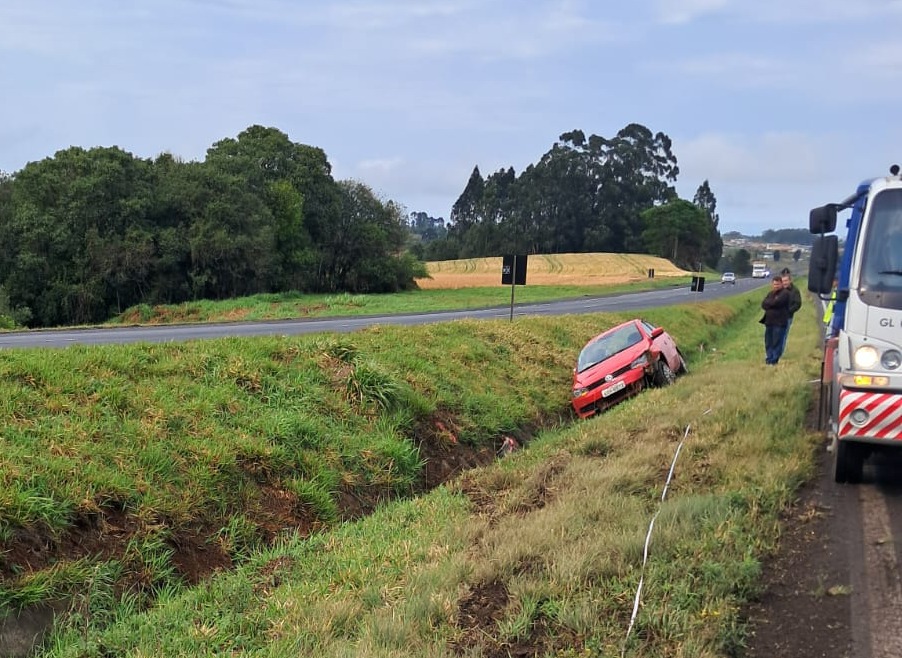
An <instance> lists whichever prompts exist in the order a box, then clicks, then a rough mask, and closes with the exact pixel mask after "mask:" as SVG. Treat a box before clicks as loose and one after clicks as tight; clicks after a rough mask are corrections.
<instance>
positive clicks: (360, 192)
mask: <svg viewBox="0 0 902 658" xmlns="http://www.w3.org/2000/svg"><path fill="white" fill-rule="evenodd" d="M338 186H339V191H340V195H341V202H342V203H341V219H340V225H339V226H338V227H337V230H336V231H335V233H333V235H332V237H331V239H330V240H329V241H328V242H327V243H326V244H324V245H323V272H324V277H325V279H324V280H325V282H326V284H327V285H328V287H329V289H331V290H346V291H349V292H361V293H374V292H396V291H398V290H405V289H410V288H413V287H414V281H413V279H414V277H415V276H421V275H425V274H426V272H425V268H422V267H419V268H418V267H417V262H416V261H415V260H414V259H412V258H410V257H409V256H406V257H405V256H403V255H402V251H403V246H404V240H405V230H404V228H405V221H404V218H403V217H404V213H403V212H402V208H401V206H400V205H398V204H397V203H394V202H393V201H387V202H383V201H382V200H381V199H379V198H378V197H377V196H376V194H375V193H374V192H373V191H372V190H371V189H370V188H369V187H368V186H367V185H365V184H364V183H361V182H359V181H351V180H345V181H340V182H339V183H338Z"/></svg>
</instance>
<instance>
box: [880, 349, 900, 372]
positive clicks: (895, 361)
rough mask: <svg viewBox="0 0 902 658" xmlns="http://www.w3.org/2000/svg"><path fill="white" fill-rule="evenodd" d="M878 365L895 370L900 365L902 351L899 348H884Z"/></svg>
mask: <svg viewBox="0 0 902 658" xmlns="http://www.w3.org/2000/svg"><path fill="white" fill-rule="evenodd" d="M880 365H882V366H883V367H884V368H886V369H887V370H895V369H896V368H898V367H899V366H900V365H902V352H900V351H899V350H886V352H884V353H883V356H881V357H880Z"/></svg>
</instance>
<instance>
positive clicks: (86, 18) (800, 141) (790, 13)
mask: <svg viewBox="0 0 902 658" xmlns="http://www.w3.org/2000/svg"><path fill="white" fill-rule="evenodd" d="M900 28H902V1H900V0H754V1H752V2H750V1H749V0H743V1H738V0H631V1H630V2H625V1H622V0H616V1H615V0H554V1H552V0H434V1H430V0H353V1H352V0H329V1H328V2H326V1H325V0H323V1H321V2H312V1H306V0H153V1H151V0H130V1H129V2H122V0H82V1H81V2H71V0H2V3H0V62H2V63H0V88H2V91H3V102H2V103H0V170H3V171H6V172H10V173H12V172H16V171H18V170H20V169H21V168H22V167H24V166H25V164H26V163H28V162H30V161H34V160H40V159H43V158H46V157H50V156H52V155H53V154H54V153H55V152H56V151H58V150H60V149H64V148H67V147H69V146H82V147H85V148H90V147H93V146H113V145H116V146H119V147H120V148H123V149H125V150H126V151H129V152H131V153H133V154H134V155H135V156H138V157H155V156H156V155H158V154H159V153H161V152H170V153H172V154H173V155H176V156H178V157H181V158H183V159H185V160H201V159H203V158H204V155H205V152H206V150H207V148H209V147H210V146H211V145H212V144H213V143H214V142H216V141H217V140H220V139H223V138H225V137H235V136H237V135H238V133H240V132H241V131H242V130H244V129H245V128H247V127H248V126H250V125H253V124H261V125H264V126H273V127H276V128H278V129H280V130H282V131H283V132H285V133H286V134H287V135H288V136H289V138H290V139H291V140H292V141H294V142H299V143H304V144H310V145H313V146H318V147H321V148H322V149H323V150H324V151H325V152H326V154H327V155H328V157H329V160H330V162H331V163H332V166H333V175H334V176H335V177H336V178H337V179H346V178H353V179H357V180H360V181H363V182H364V183H367V184H368V185H369V186H370V187H372V188H373V189H374V190H375V191H376V192H377V193H378V194H379V195H380V196H381V197H382V198H383V199H386V200H387V199H392V200H394V201H397V202H399V203H401V204H402V205H403V206H404V207H406V208H407V210H408V211H424V212H427V213H429V214H430V215H432V216H434V217H445V218H446V219H447V218H448V216H449V214H450V211H451V206H452V204H453V203H454V201H455V200H456V199H457V197H458V196H459V195H460V193H461V192H462V191H463V188H464V186H465V184H466V181H467V178H468V177H469V175H470V172H471V171H472V169H473V167H474V165H478V166H479V168H480V171H481V172H482V173H483V175H485V176H487V175H489V174H491V173H492V172H494V171H496V170H497V169H499V168H502V167H505V168H506V167H508V166H513V167H514V169H515V170H516V171H517V172H518V173H519V172H520V171H522V170H523V169H524V168H525V167H526V166H527V165H529V164H530V163H533V162H536V161H537V160H538V159H539V158H540V157H541V155H542V154H543V153H545V152H546V151H547V150H548V149H549V148H550V147H551V145H552V144H553V143H554V142H555V140H556V139H557V137H558V136H559V135H560V134H561V133H563V132H566V131H569V130H572V129H575V128H579V129H581V130H583V131H584V132H585V133H586V134H587V135H588V134H592V133H594V134H598V135H602V136H605V137H611V136H613V135H614V134H615V133H616V132H617V131H618V130H619V129H621V128H622V127H624V126H625V125H627V124H629V123H633V122H636V123H641V124H643V125H645V126H647V127H648V128H649V129H651V130H652V131H653V132H658V131H661V132H664V133H666V134H667V135H669V136H670V137H671V139H672V140H673V151H674V154H675V155H676V157H677V160H678V162H679V166H680V176H679V179H678V181H677V191H678V192H679V194H680V196H682V197H684V198H688V199H691V198H692V196H693V194H694V193H695V190H696V189H697V188H698V186H699V184H701V183H702V181H704V180H705V179H707V180H708V181H709V182H710V185H711V188H712V190H713V192H714V194H715V196H716V198H717V211H718V214H719V215H720V229H721V231H722V232H726V231H732V230H736V231H741V232H744V233H747V234H756V233H760V232H761V231H763V230H764V229H767V228H784V227H797V228H806V227H807V222H808V219H807V218H808V210H809V209H810V208H811V207H812V206H815V205H820V204H822V203H825V202H827V201H838V200H841V199H842V198H845V197H846V196H847V195H848V194H849V193H851V192H852V191H853V189H854V186H855V185H856V184H857V183H858V182H859V181H860V180H862V179H864V178H869V177H871V176H877V175H882V174H884V173H885V172H886V171H887V170H888V168H889V165H890V164H891V163H892V162H902V38H899V34H900V32H902V29H900Z"/></svg>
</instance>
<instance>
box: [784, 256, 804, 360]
mask: <svg viewBox="0 0 902 658" xmlns="http://www.w3.org/2000/svg"><path fill="white" fill-rule="evenodd" d="M780 274H781V275H782V276H781V278H782V279H783V288H785V289H786V290H788V291H789V321H788V322H787V323H786V331H784V332H783V342H782V343H781V344H780V356H783V352H784V351H785V350H786V338H787V337H788V336H789V328H790V327H791V326H792V318H793V317H794V316H795V314H796V311H798V310H799V309H800V308H802V293H801V292H800V291H799V289H798V288H796V287H795V286H794V285H793V283H792V272H790V271H789V268H788V267H784V268H783V271H782V272H780Z"/></svg>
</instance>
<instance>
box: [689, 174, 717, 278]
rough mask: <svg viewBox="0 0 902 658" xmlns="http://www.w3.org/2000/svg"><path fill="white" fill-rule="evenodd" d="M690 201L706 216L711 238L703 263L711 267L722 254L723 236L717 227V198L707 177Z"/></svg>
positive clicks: (714, 265) (715, 264)
mask: <svg viewBox="0 0 902 658" xmlns="http://www.w3.org/2000/svg"><path fill="white" fill-rule="evenodd" d="M692 202H693V203H694V204H695V205H697V206H698V207H699V208H701V209H702V210H704V211H705V215H706V216H707V218H708V223H709V224H710V230H711V236H712V238H711V240H710V244H709V248H708V252H707V253H706V254H705V259H704V260H705V263H707V264H708V265H710V266H711V267H716V266H717V263H719V262H720V257H721V255H722V254H723V238H722V237H721V235H720V230H719V229H718V224H720V216H719V215H718V214H717V198H716V197H715V196H714V192H712V191H711V185H710V184H709V183H708V180H707V179H705V181H704V182H703V183H702V184H701V185H699V186H698V189H697V190H696V191H695V196H694V197H693V198H692Z"/></svg>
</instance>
